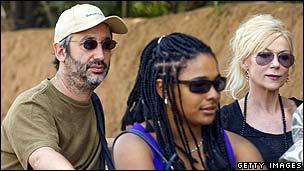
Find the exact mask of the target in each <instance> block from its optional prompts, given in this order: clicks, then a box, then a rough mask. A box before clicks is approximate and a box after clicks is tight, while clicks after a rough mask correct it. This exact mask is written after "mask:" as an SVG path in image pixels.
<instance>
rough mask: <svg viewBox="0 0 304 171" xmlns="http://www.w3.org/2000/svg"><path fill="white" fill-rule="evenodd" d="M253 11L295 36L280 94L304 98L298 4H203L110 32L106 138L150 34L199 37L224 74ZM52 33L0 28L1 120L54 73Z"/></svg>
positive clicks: (102, 90) (103, 89)
mask: <svg viewBox="0 0 304 171" xmlns="http://www.w3.org/2000/svg"><path fill="white" fill-rule="evenodd" d="M257 13H269V14H272V15H273V16H274V17H277V18H279V19H281V20H282V21H283V23H285V25H286V27H287V29H289V30H290V31H291V33H292V34H293V35H294V45H295V52H294V54H295V57H296V67H295V69H294V71H293V72H292V74H291V78H290V80H291V81H290V82H289V83H288V84H287V85H284V87H283V88H282V90H281V94H282V95H284V96H287V97H291V96H294V97H297V98H301V99H303V83H302V81H303V4H302V3H279V2H277V3H268V2H252V3H248V2H246V3H238V4H226V5H224V6H222V7H221V13H217V11H216V9H215V8H214V7H205V8H200V9H197V10H194V11H191V12H187V13H180V14H175V15H168V16H162V17H157V18H152V19H141V18H137V19H126V23H127V25H128V27H129V33H128V34H127V35H114V39H116V40H117V42H118V45H117V48H116V49H115V50H114V51H113V55H112V60H111V69H110V72H109V74H108V77H107V79H106V80H105V81H104V82H103V83H102V84H101V85H100V86H99V87H98V88H97V89H96V92H97V93H98V95H99V96H100V98H101V101H102V103H103V107H104V110H105V113H106V116H105V118H106V131H107V136H108V137H113V136H115V135H116V134H117V133H118V131H119V128H120V120H121V118H122V114H123V113H124V110H125V107H126V101H127V97H128V95H129V93H130V90H131V87H132V86H133V84H134V80H135V76H136V72H137V69H138V63H139V56H140V53H141V51H142V49H143V48H144V46H145V45H146V44H147V43H148V42H149V41H150V40H151V39H152V38H154V37H156V36H160V35H163V34H167V33H171V32H184V33H188V34H191V35H193V36H197V37H198V38H200V39H201V40H203V41H204V42H206V43H207V44H209V45H210V46H211V47H212V48H213V50H214V51H215V53H216V55H217V58H218V60H219V64H220V70H221V72H222V73H223V75H225V74H226V69H227V66H228V65H227V64H228V61H229V56H230V49H229V40H230V38H231V36H232V34H233V32H234V31H235V30H236V28H237V27H238V26H239V24H240V22H242V21H243V20H244V19H245V18H246V17H247V16H250V15H253V14H257ZM53 33H54V32H53V29H27V30H21V31H15V32H9V31H7V32H1V121H2V120H3V117H4V116H5V114H6V113H7V111H8V109H9V107H10V105H11V104H12V102H13V101H14V99H15V98H16V96H17V95H18V94H20V93H21V92H22V91H24V90H26V89H29V88H31V87H32V86H34V85H36V84H38V83H39V82H40V81H42V80H43V79H45V78H51V77H52V76H53V75H54V73H55V69H54V67H53V65H52V64H51V60H52V56H53V55H52V46H51V44H52V42H53ZM222 97H223V98H222V100H221V105H224V104H227V103H229V102H231V101H232V99H231V98H230V97H229V96H227V95H225V94H223V95H222Z"/></svg>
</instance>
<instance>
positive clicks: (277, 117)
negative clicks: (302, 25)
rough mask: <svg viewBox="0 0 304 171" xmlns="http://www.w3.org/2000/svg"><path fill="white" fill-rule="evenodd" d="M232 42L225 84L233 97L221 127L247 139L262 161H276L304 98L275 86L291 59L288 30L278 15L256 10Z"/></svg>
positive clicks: (285, 79) (286, 72)
mask: <svg viewBox="0 0 304 171" xmlns="http://www.w3.org/2000/svg"><path fill="white" fill-rule="evenodd" d="M231 47H232V60H231V63H230V68H229V72H228V83H227V89H228V91H230V93H231V95H232V97H233V98H234V99H236V100H235V101H234V102H233V103H231V104H229V105H226V106H224V107H223V108H222V110H221V117H222V124H223V127H224V128H225V129H227V130H230V131H232V132H235V133H237V134H240V135H242V136H244V137H245V138H247V139H248V140H249V141H251V142H252V143H253V144H254V145H255V146H256V147H257V148H258V149H259V151H260V152H261V154H262V157H263V159H264V160H265V161H266V162H278V159H279V157H280V156H282V154H283V153H284V152H286V150H287V149H289V147H290V146H291V145H292V144H293V142H292V134H291V123H292V114H293V113H294V111H295V110H296V109H297V106H299V105H300V104H301V103H302V101H300V100H297V99H296V98H290V99H288V98H286V97H282V96H281V95H280V92H279V91H280V88H281V87H282V86H283V85H284V84H285V83H286V82H288V80H289V78H288V77H289V69H290V67H292V66H293V65H294V56H293V44H292V38H291V35H290V33H289V31H288V30H286V28H284V26H283V25H282V23H281V21H280V20H278V19H275V18H273V17H272V16H271V15H269V14H259V15H256V16H253V17H251V18H249V19H248V20H247V21H246V22H244V23H243V24H241V25H240V27H239V28H238V29H237V31H236V32H235V34H234V36H233V38H232V40H231ZM237 99H238V100H237Z"/></svg>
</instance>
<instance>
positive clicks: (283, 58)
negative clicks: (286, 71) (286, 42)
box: [278, 53, 294, 68]
mask: <svg viewBox="0 0 304 171" xmlns="http://www.w3.org/2000/svg"><path fill="white" fill-rule="evenodd" d="M278 58H279V62H280V64H281V65H282V66H284V67H286V68H289V67H290V66H291V65H293V63H294V56H293V55H292V54H289V53H281V54H279V56H278Z"/></svg>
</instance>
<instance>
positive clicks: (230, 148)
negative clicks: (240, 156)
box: [223, 130, 236, 168]
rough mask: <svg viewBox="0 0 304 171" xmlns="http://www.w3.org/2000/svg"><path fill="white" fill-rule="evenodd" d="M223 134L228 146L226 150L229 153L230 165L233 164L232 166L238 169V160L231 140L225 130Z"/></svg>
mask: <svg viewBox="0 0 304 171" xmlns="http://www.w3.org/2000/svg"><path fill="white" fill-rule="evenodd" d="M223 133H224V138H225V145H226V149H227V152H228V156H229V161H230V164H231V166H233V167H234V168H236V160H235V156H234V153H233V149H232V146H231V143H230V140H229V138H228V136H227V133H226V132H225V130H223Z"/></svg>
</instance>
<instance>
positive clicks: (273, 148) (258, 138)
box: [220, 98, 302, 162]
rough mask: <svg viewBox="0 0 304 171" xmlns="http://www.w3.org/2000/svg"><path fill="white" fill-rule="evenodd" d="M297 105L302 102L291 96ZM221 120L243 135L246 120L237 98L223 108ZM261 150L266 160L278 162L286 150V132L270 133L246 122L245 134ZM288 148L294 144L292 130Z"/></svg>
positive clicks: (226, 127) (289, 134)
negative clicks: (243, 125)
mask: <svg viewBox="0 0 304 171" xmlns="http://www.w3.org/2000/svg"><path fill="white" fill-rule="evenodd" d="M290 99H291V100H293V101H295V103H296V104H297V105H299V104H301V102H302V101H299V100H297V99H295V98H290ZM220 112H221V122H222V126H223V128H224V129H227V130H229V131H231V132H234V133H237V134H239V135H241V130H242V122H243V120H244V117H243V114H242V111H241V108H240V106H239V103H238V101H237V100H235V101H234V102H233V103H231V104H229V105H225V106H223V107H222V108H221V110H220ZM243 137H245V138H246V139H248V140H249V141H250V142H251V143H253V144H254V145H255V146H256V148H257V149H258V150H259V151H260V153H261V155H262V157H263V159H264V161H265V162H278V159H279V157H280V156H282V155H283V154H284V152H285V145H284V134H269V133H265V132H261V131H259V130H257V129H255V128H253V127H251V126H250V125H249V124H247V123H245V131H244V136H243ZM287 144H288V148H289V147H290V146H291V145H292V144H293V141H292V136H291V131H289V132H287Z"/></svg>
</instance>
